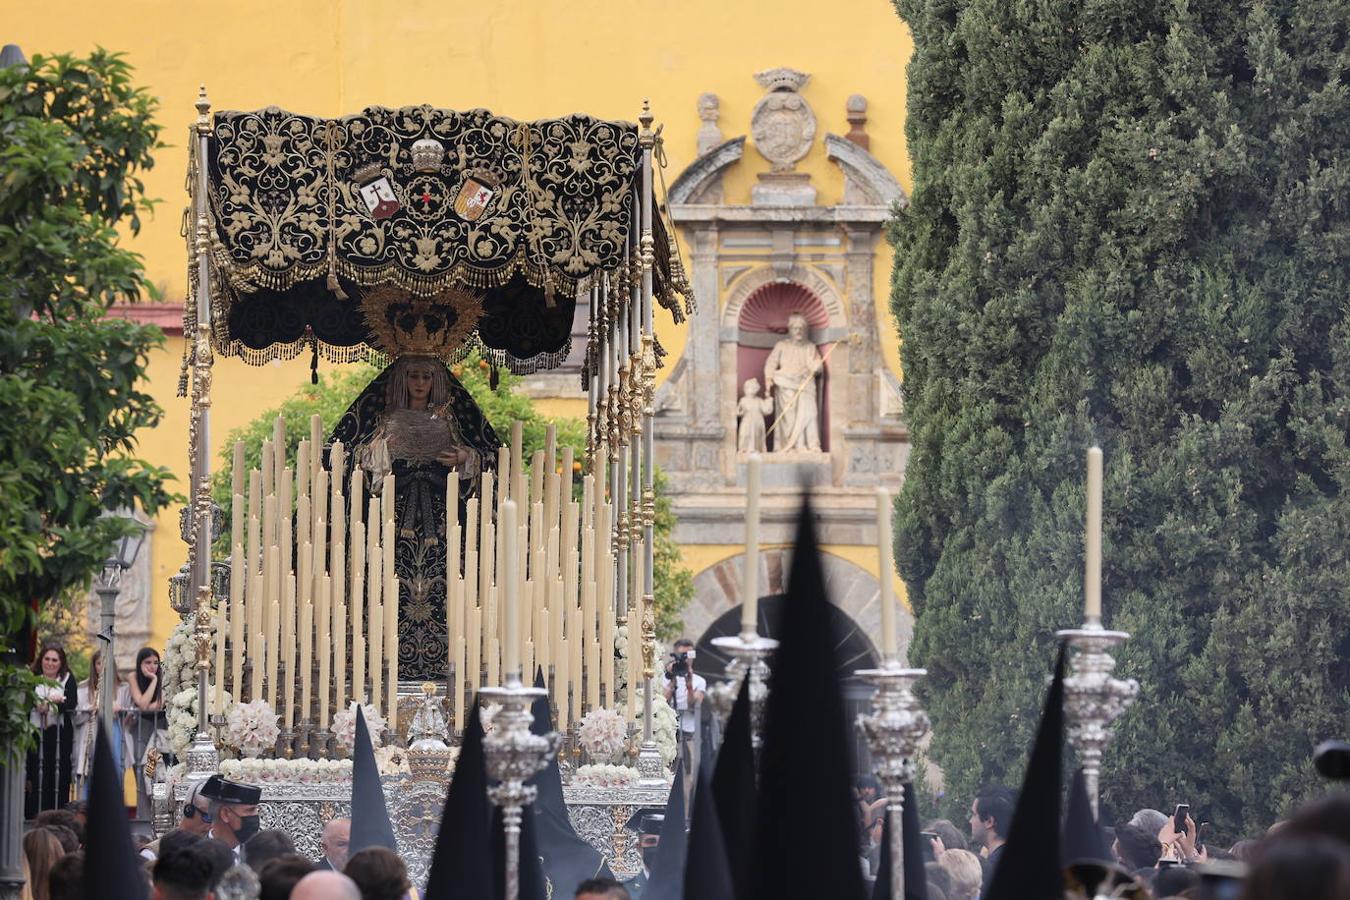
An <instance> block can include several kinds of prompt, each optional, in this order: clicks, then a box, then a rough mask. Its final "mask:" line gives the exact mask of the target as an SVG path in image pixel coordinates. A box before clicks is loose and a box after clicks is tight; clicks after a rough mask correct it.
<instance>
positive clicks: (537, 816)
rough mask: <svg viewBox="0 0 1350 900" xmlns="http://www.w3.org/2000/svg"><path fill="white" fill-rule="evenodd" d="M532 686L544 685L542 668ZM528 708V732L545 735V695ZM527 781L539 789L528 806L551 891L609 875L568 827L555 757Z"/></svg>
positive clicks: (549, 723)
mask: <svg viewBox="0 0 1350 900" xmlns="http://www.w3.org/2000/svg"><path fill="white" fill-rule="evenodd" d="M534 686H535V687H537V688H542V687H544V686H545V682H544V673H543V671H542V670H539V671H537V672H536V674H535V679H534ZM530 711H531V712H532V713H533V714H534V721H533V722H531V723H530V730H531V731H533V732H534V733H535V734H548V733H549V732H550V731H552V730H553V710H552V709H551V708H550V707H549V702H548V697H539V698H537V699H536V700H535V701H534V704H533V705H532V707H531V709H530ZM529 783H530V784H533V785H534V786H535V787H536V788H538V790H539V793H538V795H537V796H536V797H535V799H534V804H533V806H532V809H533V810H534V826H535V827H534V835H535V838H536V840H537V841H538V843H539V855H540V856H541V857H542V858H543V860H544V875H545V876H546V877H547V878H548V880H549V882H550V883H551V884H552V885H553V892H554V894H555V895H556V894H558V892H559V891H566V890H570V889H571V887H574V886H576V885H578V884H580V883H581V882H582V881H585V880H586V879H587V878H613V877H614V875H613V873H612V872H611V871H610V869H609V863H607V862H606V861H605V857H604V856H603V855H601V853H600V851H598V850H596V849H595V848H594V847H592V846H591V845H590V844H588V843H586V841H585V840H583V839H582V838H581V837H580V836H579V835H578V834H577V833H576V830H575V829H574V828H573V827H572V820H571V819H569V818H568V816H567V803H566V802H565V801H564V799H563V788H562V773H561V772H559V771H558V760H557V757H554V758H553V759H550V760H549V761H548V765H547V766H545V767H544V768H543V769H542V770H541V771H540V772H539V774H538V775H536V776H534V778H532V779H530V782H529Z"/></svg>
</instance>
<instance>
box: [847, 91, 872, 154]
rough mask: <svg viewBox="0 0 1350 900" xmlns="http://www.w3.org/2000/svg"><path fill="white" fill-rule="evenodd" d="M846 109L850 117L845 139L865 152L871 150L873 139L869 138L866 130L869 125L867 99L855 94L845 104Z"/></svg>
mask: <svg viewBox="0 0 1350 900" xmlns="http://www.w3.org/2000/svg"><path fill="white" fill-rule="evenodd" d="M844 109H845V114H846V115H847V116H848V134H846V135H844V137H846V138H848V139H849V140H850V141H852V142H853V143H855V144H857V145H858V146H859V147H862V148H863V149H864V150H870V149H871V143H872V139H871V138H869V137H868V136H867V132H866V130H865V127H866V125H867V98H866V97H864V96H863V95H862V94H853V95H852V96H851V97H849V98H848V101H847V102H846V103H845V104H844Z"/></svg>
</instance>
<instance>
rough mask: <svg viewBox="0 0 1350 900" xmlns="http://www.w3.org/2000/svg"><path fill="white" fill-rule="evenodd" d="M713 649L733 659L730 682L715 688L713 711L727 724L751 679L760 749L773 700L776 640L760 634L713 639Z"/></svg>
mask: <svg viewBox="0 0 1350 900" xmlns="http://www.w3.org/2000/svg"><path fill="white" fill-rule="evenodd" d="M712 643H713V646H714V647H716V648H717V649H718V650H721V651H722V652H724V653H726V654H727V655H728V656H730V657H731V662H729V663H727V668H726V673H727V680H726V681H724V682H723V683H722V684H719V685H718V686H717V687H715V688H713V690H712V691H711V693H712V701H713V708H714V709H715V710H716V711H717V714H718V716H719V717H720V718H721V719H722V721H723V723H724V724H725V722H726V720H727V717H728V716H730V715H731V707H732V706H734V705H735V703H736V695H737V694H739V693H740V692H741V682H742V681H743V680H744V679H745V678H746V677H747V676H748V677H749V678H750V742H751V744H752V745H753V746H754V748H755V749H756V750H758V749H759V745H760V742H761V740H762V737H761V736H762V735H763V733H764V704H765V701H766V700H768V698H769V662H768V660H769V656H770V655H771V654H772V653H773V651H775V650H777V649H778V642H777V641H775V640H774V639H773V638H766V637H760V636H759V635H758V634H757V633H756V632H753V631H751V632H742V633H741V634H738V635H727V636H726V637H719V638H713V642H712Z"/></svg>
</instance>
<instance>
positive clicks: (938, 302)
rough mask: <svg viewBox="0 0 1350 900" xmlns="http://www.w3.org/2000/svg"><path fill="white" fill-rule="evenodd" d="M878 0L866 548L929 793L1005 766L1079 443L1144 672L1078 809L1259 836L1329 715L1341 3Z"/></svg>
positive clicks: (1025, 703)
mask: <svg viewBox="0 0 1350 900" xmlns="http://www.w3.org/2000/svg"><path fill="white" fill-rule="evenodd" d="M896 5H897V8H898V10H899V12H900V14H901V16H902V17H903V18H904V19H905V20H906V21H907V22H908V23H909V25H910V27H911V29H912V31H913V34H914V39H915V54H914V57H913V60H912V62H911V63H910V67H909V76H910V79H909V83H910V95H909V101H908V103H909V112H908V120H907V125H906V128H907V135H908V139H909V150H910V153H911V155H912V157H913V161H914V172H915V190H914V195H913V198H912V205H911V206H910V208H909V209H908V210H907V211H906V212H905V213H903V214H902V215H900V216H899V217H898V218H897V220H896V222H895V224H894V225H893V226H892V232H891V239H892V242H893V244H894V246H895V248H896V267H895V272H894V283H893V297H892V303H893V310H894V313H895V315H896V317H897V321H898V326H899V329H900V334H901V337H902V340H903V344H902V361H903V367H904V373H905V382H904V388H905V401H906V408H907V414H908V417H909V421H910V428H911V436H912V441H913V449H912V455H911V457H910V460H909V467H908V471H907V476H906V482H905V486H904V488H903V490H902V492H901V494H900V497H899V500H898V502H897V514H898V519H897V529H896V550H897V564H898V566H899V568H900V572H901V574H902V575H903V576H904V578H905V580H906V582H907V584H908V586H909V593H910V597H911V599H912V601H913V603H914V607H915V612H916V625H915V634H914V643H913V646H912V648H911V651H910V658H911V660H912V661H913V662H914V663H915V664H918V665H923V666H926V667H928V669H929V671H930V673H931V674H930V677H929V678H928V679H927V688H926V690H927V697H926V699H927V703H928V706H929V710H930V712H931V714H932V717H933V724H934V737H933V745H932V751H931V755H932V757H933V759H934V760H935V761H936V762H937V763H938V764H939V765H940V766H941V767H942V769H943V771H944V774H945V778H946V802H945V811H946V812H947V813H948V814H951V815H958V814H962V813H964V810H965V808H967V807H968V804H969V802H970V798H971V796H972V795H973V792H974V791H975V789H976V788H977V787H978V786H979V784H981V783H983V782H987V781H1002V782H1009V783H1017V781H1018V776H1019V773H1020V767H1021V765H1022V762H1023V760H1024V756H1025V752H1026V748H1027V747H1028V746H1029V744H1030V738H1031V732H1032V728H1033V726H1034V720H1035V715H1034V710H1035V708H1036V698H1037V696H1038V695H1039V694H1040V692H1041V691H1042V690H1043V683H1044V672H1045V667H1046V661H1047V659H1048V658H1049V655H1050V652H1051V651H1050V649H1049V646H1050V644H1051V641H1052V636H1053V632H1054V631H1055V629H1057V628H1063V627H1071V626H1076V625H1077V624H1078V623H1079V622H1080V621H1081V620H1082V612H1081V602H1082V601H1081V597H1082V564H1083V549H1082V548H1083V537H1082V527H1083V526H1082V523H1083V512H1084V495H1083V488H1082V485H1083V480H1084V459H1083V456H1084V453H1083V451H1084V448H1085V447H1086V446H1088V445H1089V444H1090V443H1092V442H1093V441H1096V442H1099V443H1100V444H1101V445H1102V447H1103V449H1104V451H1105V453H1106V485H1105V523H1104V531H1105V537H1104V543H1105V565H1104V598H1105V604H1106V609H1107V614H1106V616H1107V624H1108V627H1116V628H1120V629H1123V630H1126V631H1129V632H1131V633H1132V634H1133V637H1132V639H1131V640H1130V641H1129V643H1128V644H1126V645H1125V647H1124V649H1123V651H1122V652H1121V653H1119V654H1118V659H1119V662H1120V665H1119V667H1118V669H1117V672H1118V674H1121V675H1123V676H1126V677H1134V678H1137V679H1138V680H1139V681H1140V683H1141V687H1142V693H1141V697H1140V699H1139V701H1138V702H1137V703H1136V704H1135V706H1134V707H1133V708H1132V709H1131V710H1130V711H1129V712H1127V713H1126V715H1125V716H1124V717H1123V718H1122V719H1121V720H1120V722H1119V725H1118V728H1117V737H1116V740H1115V742H1114V744H1113V745H1112V746H1111V748H1110V749H1109V750H1108V753H1107V758H1106V765H1105V772H1104V775H1103V788H1104V803H1105V804H1106V808H1107V809H1110V810H1113V811H1114V812H1115V814H1116V815H1117V816H1121V817H1127V816H1129V815H1130V813H1131V812H1132V811H1133V810H1134V809H1137V808H1139V807H1143V806H1152V807H1157V808H1168V809H1170V804H1172V803H1175V802H1189V803H1190V804H1191V806H1192V810H1193V813H1194V815H1195V818H1196V820H1197V821H1201V820H1208V821H1210V822H1212V823H1213V827H1214V831H1215V832H1216V837H1222V838H1223V839H1224V840H1231V839H1235V838H1238V837H1242V836H1250V835H1254V834H1259V832H1260V830H1262V829H1264V828H1265V827H1266V826H1268V825H1269V824H1270V823H1271V822H1272V821H1274V820H1275V819H1277V818H1279V817H1280V816H1282V815H1285V814H1287V813H1288V812H1289V810H1290V808H1291V806H1292V805H1294V804H1295V803H1297V802H1298V801H1299V800H1301V799H1303V798H1305V797H1307V796H1308V795H1309V794H1311V793H1314V792H1316V791H1317V790H1319V788H1320V786H1319V784H1318V782H1317V779H1316V776H1315V775H1314V774H1313V772H1312V767H1311V764H1310V751H1311V748H1312V746H1313V745H1314V744H1315V742H1316V741H1317V740H1318V739H1320V738H1324V737H1328V736H1332V735H1336V734H1343V732H1344V728H1345V723H1346V722H1347V721H1350V637H1348V636H1350V555H1348V554H1347V549H1346V548H1347V542H1348V539H1350V452H1347V450H1348V448H1347V424H1348V423H1350V395H1348V388H1350V324H1348V323H1347V304H1350V265H1348V263H1350V258H1348V257H1350V227H1348V221H1347V220H1348V218H1350V209H1348V206H1350V184H1348V183H1347V182H1350V162H1348V161H1347V148H1348V147H1350V95H1348V94H1347V88H1346V84H1345V79H1346V67H1347V60H1348V59H1350V51H1348V50H1347V34H1346V32H1347V28H1348V26H1347V23H1348V22H1350V2H1347V0H1305V2H1299V3H1264V2H1254V0H1096V2H1086V3H1084V2H1078V3H1075V2H1067V0H1039V2H1030V0H896Z"/></svg>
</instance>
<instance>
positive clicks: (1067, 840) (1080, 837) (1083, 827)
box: [1060, 769, 1115, 868]
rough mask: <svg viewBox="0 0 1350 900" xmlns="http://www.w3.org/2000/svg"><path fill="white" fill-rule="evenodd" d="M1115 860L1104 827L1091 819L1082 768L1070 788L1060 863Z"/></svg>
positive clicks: (1090, 809)
mask: <svg viewBox="0 0 1350 900" xmlns="http://www.w3.org/2000/svg"><path fill="white" fill-rule="evenodd" d="M1088 860H1096V861H1098V862H1107V863H1111V862H1115V860H1114V859H1112V858H1111V855H1110V852H1109V848H1108V847H1107V846H1106V836H1105V835H1103V834H1102V829H1101V827H1100V826H1099V825H1098V824H1097V821H1096V820H1095V819H1093V818H1092V805H1091V804H1090V803H1089V802H1088V793H1087V781H1086V779H1084V777H1083V770H1082V769H1078V770H1076V771H1075V772H1074V773H1073V785H1072V786H1071V787H1070V788H1069V808H1068V811H1067V812H1065V814H1064V833H1063V834H1062V835H1061V836H1060V865H1061V866H1062V867H1066V868H1067V867H1068V865H1069V863H1073V862H1086V861H1088Z"/></svg>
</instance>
